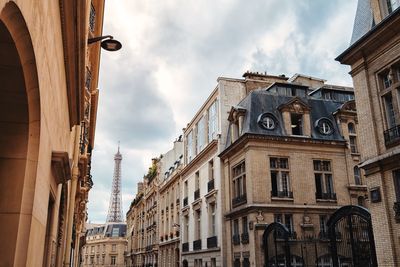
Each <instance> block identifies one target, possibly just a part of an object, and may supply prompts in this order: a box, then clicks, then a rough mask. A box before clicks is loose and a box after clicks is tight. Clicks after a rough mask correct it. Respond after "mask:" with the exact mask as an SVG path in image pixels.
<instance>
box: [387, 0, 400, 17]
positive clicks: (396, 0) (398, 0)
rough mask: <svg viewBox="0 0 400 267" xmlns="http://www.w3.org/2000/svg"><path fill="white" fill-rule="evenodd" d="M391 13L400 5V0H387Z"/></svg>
mask: <svg viewBox="0 0 400 267" xmlns="http://www.w3.org/2000/svg"><path fill="white" fill-rule="evenodd" d="M386 3H387V8H388V12H389V14H390V13H392V12H393V11H394V10H395V9H397V8H398V7H399V6H400V0H386Z"/></svg>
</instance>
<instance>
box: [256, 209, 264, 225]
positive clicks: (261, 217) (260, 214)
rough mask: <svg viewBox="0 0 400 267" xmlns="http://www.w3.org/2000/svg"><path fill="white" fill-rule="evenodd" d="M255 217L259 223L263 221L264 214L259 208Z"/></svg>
mask: <svg viewBox="0 0 400 267" xmlns="http://www.w3.org/2000/svg"><path fill="white" fill-rule="evenodd" d="M256 219H257V223H261V222H263V221H264V216H263V215H262V211H261V210H259V211H258V215H257V216H256Z"/></svg>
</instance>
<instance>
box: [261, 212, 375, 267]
mask: <svg viewBox="0 0 400 267" xmlns="http://www.w3.org/2000/svg"><path fill="white" fill-rule="evenodd" d="M263 246H264V259H265V267H311V266H312V267H377V266H378V265H377V261H376V254H375V245H374V238H373V233H372V225H371V215H370V213H369V212H368V210H366V209H365V208H363V207H359V206H344V207H342V208H340V209H338V210H337V211H336V212H335V213H334V214H333V215H332V216H331V217H330V218H329V220H328V233H322V232H321V233H320V234H319V235H318V236H302V237H297V236H296V235H295V233H294V232H290V231H289V229H288V228H287V227H286V226H285V225H283V224H281V223H278V222H274V223H271V224H269V225H268V226H267V227H266V228H265V230H264V234H263Z"/></svg>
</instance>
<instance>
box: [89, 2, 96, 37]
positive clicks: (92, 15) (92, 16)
mask: <svg viewBox="0 0 400 267" xmlns="http://www.w3.org/2000/svg"><path fill="white" fill-rule="evenodd" d="M95 25H96V9H95V8H94V6H93V4H91V5H90V15H89V29H90V31H91V32H94V27H95Z"/></svg>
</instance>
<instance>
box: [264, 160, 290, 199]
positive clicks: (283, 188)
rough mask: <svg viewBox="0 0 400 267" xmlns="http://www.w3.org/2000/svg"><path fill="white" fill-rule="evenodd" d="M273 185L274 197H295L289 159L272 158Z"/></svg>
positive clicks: (270, 161)
mask: <svg viewBox="0 0 400 267" xmlns="http://www.w3.org/2000/svg"><path fill="white" fill-rule="evenodd" d="M269 163H270V168H271V186H272V196H273V197H293V194H292V192H291V189H290V178H289V160H288V159H287V158H270V160H269Z"/></svg>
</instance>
